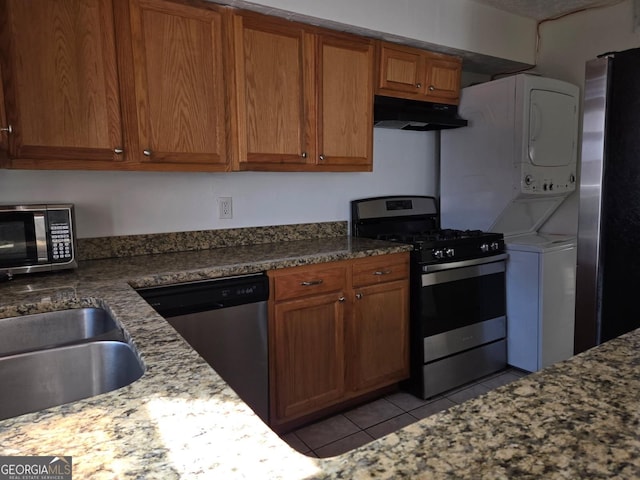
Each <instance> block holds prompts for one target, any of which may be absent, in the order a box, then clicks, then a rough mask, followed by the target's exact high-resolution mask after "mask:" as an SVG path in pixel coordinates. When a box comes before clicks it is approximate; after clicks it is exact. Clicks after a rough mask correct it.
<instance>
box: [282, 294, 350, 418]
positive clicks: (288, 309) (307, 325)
mask: <svg viewBox="0 0 640 480" xmlns="http://www.w3.org/2000/svg"><path fill="white" fill-rule="evenodd" d="M339 297H340V294H337V293H331V294H327V295H320V296H317V297H309V298H306V299H301V300H292V301H288V302H280V303H276V304H275V306H274V309H273V315H272V317H271V318H270V320H269V341H270V358H269V361H270V367H271V368H270V378H271V380H270V388H271V419H272V421H273V423H274V424H277V423H282V422H283V421H286V420H288V419H292V418H296V417H299V416H302V415H305V414H307V413H312V412H313V411H315V410H318V409H320V408H322V407H325V406H329V405H331V404H333V403H336V401H338V400H340V399H341V398H342V397H343V396H344V391H345V390H344V306H343V305H344V304H343V302H341V301H340V300H339Z"/></svg>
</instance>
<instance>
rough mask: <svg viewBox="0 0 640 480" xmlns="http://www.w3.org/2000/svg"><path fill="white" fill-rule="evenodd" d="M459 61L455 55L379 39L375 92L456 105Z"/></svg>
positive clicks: (458, 89) (458, 85)
mask: <svg viewBox="0 0 640 480" xmlns="http://www.w3.org/2000/svg"><path fill="white" fill-rule="evenodd" d="M461 73H462V61H461V60H460V59H459V58H457V57H452V56H449V55H443V54H439V53H433V52H428V51H426V50H420V49H417V48H412V47H406V46H403V45H396V44H393V43H387V42H379V44H378V84H377V88H376V93H377V94H379V95H387V96H390V97H400V98H409V99H413V100H422V101H431V102H436V103H448V104H457V103H458V102H459V98H460V75H461Z"/></svg>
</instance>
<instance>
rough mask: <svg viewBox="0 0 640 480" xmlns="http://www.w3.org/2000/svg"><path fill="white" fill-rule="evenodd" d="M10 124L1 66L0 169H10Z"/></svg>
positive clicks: (0, 66)
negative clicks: (5, 107)
mask: <svg viewBox="0 0 640 480" xmlns="http://www.w3.org/2000/svg"><path fill="white" fill-rule="evenodd" d="M10 132H11V129H10V128H9V122H7V116H6V114H5V109H4V88H3V87H2V65H0V168H3V167H8V166H9V162H8V158H9V157H8V150H9V134H10Z"/></svg>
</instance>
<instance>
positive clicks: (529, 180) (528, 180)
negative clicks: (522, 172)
mask: <svg viewBox="0 0 640 480" xmlns="http://www.w3.org/2000/svg"><path fill="white" fill-rule="evenodd" d="M532 183H533V177H532V176H531V175H527V176H526V177H524V184H525V185H531V184H532Z"/></svg>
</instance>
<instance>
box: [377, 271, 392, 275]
mask: <svg viewBox="0 0 640 480" xmlns="http://www.w3.org/2000/svg"><path fill="white" fill-rule="evenodd" d="M390 273H391V270H378V271H376V272H373V274H374V275H389V274H390Z"/></svg>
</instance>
